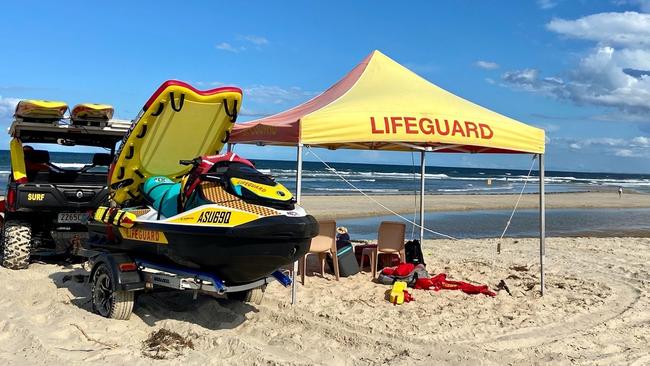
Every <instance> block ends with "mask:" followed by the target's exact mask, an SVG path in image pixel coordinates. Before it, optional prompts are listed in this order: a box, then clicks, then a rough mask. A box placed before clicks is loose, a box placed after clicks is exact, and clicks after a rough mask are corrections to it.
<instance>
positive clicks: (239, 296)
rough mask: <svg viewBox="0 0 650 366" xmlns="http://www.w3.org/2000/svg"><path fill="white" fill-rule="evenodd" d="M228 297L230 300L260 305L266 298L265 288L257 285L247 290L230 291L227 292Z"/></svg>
mask: <svg viewBox="0 0 650 366" xmlns="http://www.w3.org/2000/svg"><path fill="white" fill-rule="evenodd" d="M226 297H228V299H230V300H235V301H242V302H251V303H253V304H257V305H260V304H261V303H262V300H264V288H262V287H257V288H254V289H250V290H246V291H240V292H229V293H226Z"/></svg>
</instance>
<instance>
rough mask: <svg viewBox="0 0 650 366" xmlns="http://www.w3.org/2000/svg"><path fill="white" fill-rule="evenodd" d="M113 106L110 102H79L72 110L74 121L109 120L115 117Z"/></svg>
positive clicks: (71, 115)
mask: <svg viewBox="0 0 650 366" xmlns="http://www.w3.org/2000/svg"><path fill="white" fill-rule="evenodd" d="M113 113H114V109H113V106H111V105H108V104H96V103H83V104H77V105H76V106H74V108H72V111H70V119H71V120H72V123H75V122H77V121H87V120H93V121H108V120H109V119H111V118H113Z"/></svg>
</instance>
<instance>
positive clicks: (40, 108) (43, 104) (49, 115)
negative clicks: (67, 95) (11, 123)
mask: <svg viewBox="0 0 650 366" xmlns="http://www.w3.org/2000/svg"><path fill="white" fill-rule="evenodd" d="M67 110H68V105H67V104H65V103H64V102H55V101H49V100H36V99H29V100H21V101H20V102H18V105H16V113H15V115H16V117H20V118H35V119H39V118H44V119H61V118H63V115H64V114H65V112H66V111H67Z"/></svg>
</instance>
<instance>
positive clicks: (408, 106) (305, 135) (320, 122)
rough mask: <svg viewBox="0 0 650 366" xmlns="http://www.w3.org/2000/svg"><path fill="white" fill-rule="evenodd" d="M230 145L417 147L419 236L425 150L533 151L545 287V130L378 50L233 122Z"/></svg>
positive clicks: (336, 147) (403, 148) (421, 222)
mask: <svg viewBox="0 0 650 366" xmlns="http://www.w3.org/2000/svg"><path fill="white" fill-rule="evenodd" d="M230 143H231V144H238V143H244V144H257V145H281V146H297V148H298V159H297V160H298V167H297V171H298V172H297V177H296V180H297V182H296V183H297V184H296V186H297V187H296V190H297V192H296V196H297V199H298V201H300V197H301V181H302V177H301V175H302V147H303V146H315V147H324V148H329V149H339V148H344V149H369V150H392V151H413V150H417V151H421V183H420V220H419V221H420V225H419V226H420V239H423V237H424V204H423V201H424V177H425V174H424V173H425V155H426V154H425V153H426V152H427V151H437V152H461V153H528V154H536V155H538V156H539V169H540V178H541V179H540V263H541V265H542V273H541V282H542V284H541V291H542V294H543V292H544V274H543V260H544V235H545V233H544V231H545V222H544V179H543V176H544V173H543V171H544V167H543V154H544V143H545V136H544V130H542V129H539V128H535V127H532V126H529V125H526V124H524V123H521V122H518V121H516V120H514V119H512V118H508V117H506V116H503V115H501V114H499V113H496V112H493V111H491V110H489V109H487V108H484V107H481V106H479V105H477V104H474V103H472V102H470V101H467V100H465V99H463V98H460V97H458V96H456V95H454V94H452V93H450V92H448V91H446V90H444V89H442V88H440V87H438V86H436V85H434V84H432V83H430V82H429V81H427V80H426V79H424V78H422V77H420V76H418V75H417V74H415V73H413V72H412V71H410V70H409V69H407V68H405V67H404V66H402V65H400V64H398V63H397V62H395V61H394V60H392V59H390V58H389V57H387V56H386V55H384V54H382V53H381V52H379V51H374V52H372V53H371V54H370V55H369V56H368V57H366V58H365V59H364V60H363V61H362V62H361V63H360V64H359V65H357V66H356V67H355V68H354V69H352V71H350V72H349V73H348V74H347V75H346V76H345V77H344V78H343V79H341V80H340V81H339V82H337V83H336V84H334V85H333V86H332V87H330V88H329V89H327V90H326V91H325V92H323V93H322V94H320V95H318V96H316V97H315V98H313V99H311V100H309V101H307V102H305V103H304V104H301V105H299V106H297V107H294V108H292V109H289V110H287V111H284V112H281V113H278V114H276V115H273V116H269V117H265V118H261V119H258V120H255V121H251V122H247V123H242V124H238V125H236V126H235V127H234V128H233V131H232V134H231V137H230Z"/></svg>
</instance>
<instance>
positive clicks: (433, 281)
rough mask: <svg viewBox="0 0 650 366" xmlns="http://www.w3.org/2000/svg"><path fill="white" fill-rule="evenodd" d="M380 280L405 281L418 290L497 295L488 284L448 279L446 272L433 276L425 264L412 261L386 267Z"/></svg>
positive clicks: (388, 281)
mask: <svg viewBox="0 0 650 366" xmlns="http://www.w3.org/2000/svg"><path fill="white" fill-rule="evenodd" d="M378 281H379V282H380V283H384V284H393V283H396V282H397V281H403V282H404V283H407V284H408V286H410V287H414V288H415V289H417V290H434V291H440V290H460V291H463V292H464V293H466V294H470V295H475V294H483V295H487V296H496V293H494V292H493V291H490V289H489V287H488V286H487V285H473V284H471V283H468V282H463V281H451V280H448V279H447V275H446V274H444V273H440V274H437V275H435V276H433V277H431V276H429V274H428V273H427V272H426V270H425V269H424V266H422V265H414V264H412V263H400V264H399V265H398V266H396V267H387V268H384V269H383V270H382V271H381V273H380V275H379V278H378ZM391 281H392V282H391Z"/></svg>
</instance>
